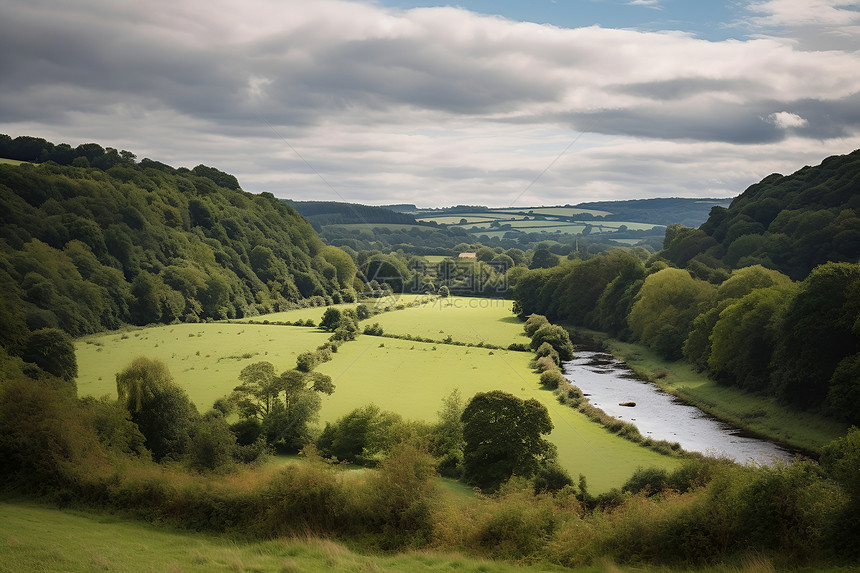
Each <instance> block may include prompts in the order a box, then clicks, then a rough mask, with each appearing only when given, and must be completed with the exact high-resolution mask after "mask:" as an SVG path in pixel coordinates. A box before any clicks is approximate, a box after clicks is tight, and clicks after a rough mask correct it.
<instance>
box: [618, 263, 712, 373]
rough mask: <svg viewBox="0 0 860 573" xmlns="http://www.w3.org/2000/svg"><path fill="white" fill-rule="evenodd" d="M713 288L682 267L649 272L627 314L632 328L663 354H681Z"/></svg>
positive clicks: (671, 356)
mask: <svg viewBox="0 0 860 573" xmlns="http://www.w3.org/2000/svg"><path fill="white" fill-rule="evenodd" d="M713 291H714V287H713V285H711V284H709V283H707V282H705V281H701V280H698V279H694V278H693V277H691V276H690V274H689V273H688V272H687V271H684V270H681V269H671V268H666V269H663V270H660V271H658V272H656V273H654V274H652V275H649V276H648V277H647V278H646V279H645V282H644V284H643V285H642V288H641V289H640V290H639V294H637V295H636V302H635V303H633V308H632V309H631V310H630V315H629V316H628V318H627V321H628V323H629V325H630V331H631V332H632V333H633V335H634V336H636V337H637V338H639V339H640V340H641V341H642V342H644V343H645V344H647V345H648V346H650V347H651V348H653V349H654V350H656V351H657V352H658V353H659V354H661V355H662V356H663V357H664V358H668V359H671V360H674V359H677V358H680V357H681V351H682V348H683V345H684V341H685V340H686V339H687V335H688V334H689V333H690V328H691V326H692V322H693V319H694V318H696V316H698V315H699V305H700V304H701V303H705V302H708V301H710V299H711V296H712V294H713Z"/></svg>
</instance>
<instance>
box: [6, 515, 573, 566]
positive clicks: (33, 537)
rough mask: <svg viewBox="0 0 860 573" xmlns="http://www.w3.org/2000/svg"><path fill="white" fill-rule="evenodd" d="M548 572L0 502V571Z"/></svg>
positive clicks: (440, 555)
mask: <svg viewBox="0 0 860 573" xmlns="http://www.w3.org/2000/svg"><path fill="white" fill-rule="evenodd" d="M448 570H457V571H502V572H504V571H548V570H559V571H560V570H562V569H561V568H553V569H548V568H547V567H515V566H513V565H509V564H505V563H501V562H494V561H488V560H482V559H476V558H470V557H463V556H459V555H447V554H444V553H435V552H430V551H427V552H425V551H420V552H411V553H403V554H397V555H362V554H359V553H356V552H353V551H352V550H350V549H348V548H347V547H346V546H345V545H343V544H340V543H335V542H333V541H329V540H326V539H316V538H306V539H282V540H274V541H264V542H242V541H236V540H233V539H230V538H225V537H218V536H212V535H204V534H200V533H189V532H184V531H174V530H169V529H162V528H157V527H154V526H152V525H148V524H144V523H140V522H136V521H131V520H127V519H121V518H118V517H114V516H111V515H108V514H102V513H81V512H67V511H59V510H56V509H51V508H48V507H45V506H40V505H36V504H33V503H24V502H18V503H9V502H0V571H3V572H7V571H8V572H10V573H11V572H15V573H20V572H24V571H69V572H75V571H80V572H87V573H89V572H91V571H123V572H132V571H141V572H143V571H176V572H193V571H201V572H204V571H233V572H235V571H284V572H286V571H404V572H406V571H448Z"/></svg>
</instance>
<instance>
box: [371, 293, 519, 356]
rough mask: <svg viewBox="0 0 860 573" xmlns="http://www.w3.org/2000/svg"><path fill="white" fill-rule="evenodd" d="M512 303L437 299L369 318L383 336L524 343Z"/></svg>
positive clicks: (470, 299)
mask: <svg viewBox="0 0 860 573" xmlns="http://www.w3.org/2000/svg"><path fill="white" fill-rule="evenodd" d="M512 305H513V302H512V301H510V300H502V299H489V298H470V297H449V298H437V299H433V300H431V301H428V302H427V303H425V304H423V305H421V306H418V307H413V308H407V309H406V310H401V311H397V312H389V313H385V314H380V315H378V316H375V317H373V318H372V319H370V320H369V321H368V322H371V323H372V322H378V323H379V325H380V326H382V329H383V331H384V332H385V333H386V334H401V335H403V334H411V335H413V336H420V337H422V338H431V339H433V340H443V339H444V338H445V337H446V336H451V338H452V339H453V340H456V341H460V342H466V343H472V344H478V343H480V342H484V343H489V344H494V345H497V346H508V345H510V344H512V343H514V342H522V343H526V342H528V339H527V338H526V337H525V336H523V335H522V334H523V326H522V324H523V323H522V321H520V320H519V319H518V318H517V317H515V316H514V315H513V313H512V311H511V308H512Z"/></svg>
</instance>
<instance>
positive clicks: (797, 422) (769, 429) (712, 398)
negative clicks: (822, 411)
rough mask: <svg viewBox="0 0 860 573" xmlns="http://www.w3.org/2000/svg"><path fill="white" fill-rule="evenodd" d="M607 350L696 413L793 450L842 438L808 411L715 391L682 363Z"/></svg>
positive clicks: (619, 348) (621, 348) (840, 428)
mask: <svg viewBox="0 0 860 573" xmlns="http://www.w3.org/2000/svg"><path fill="white" fill-rule="evenodd" d="M607 343H608V346H609V350H610V351H611V352H612V354H614V355H615V356H617V357H618V358H620V359H622V360H624V361H625V362H627V363H628V364H629V365H630V366H631V367H633V368H636V369H637V370H639V371H640V372H642V373H644V374H645V375H647V376H649V377H650V378H652V379H654V380H655V381H656V382H657V384H659V385H660V386H661V387H663V388H664V389H666V390H668V391H669V392H672V393H674V394H677V395H678V396H680V397H681V398H683V399H684V400H685V401H687V402H690V403H692V404H695V405H696V406H698V407H699V408H701V409H702V410H704V411H706V412H708V413H710V414H712V415H714V416H716V417H718V418H721V419H723V420H726V421H728V422H730V423H731V424H733V425H736V426H739V427H742V428H747V429H749V430H752V431H753V432H756V433H758V434H760V435H762V436H765V437H769V438H771V439H773V440H777V441H780V442H783V443H786V444H789V445H791V446H794V447H796V448H800V449H802V450H806V451H810V452H818V451H820V450H821V447H822V446H823V445H825V444H827V443H828V442H830V441H832V440H834V439H836V438H838V437H841V436H844V435H845V433H846V432H847V431H848V427H847V426H846V425H844V424H841V423H839V422H835V421H833V420H831V419H828V418H824V417H822V416H817V415H815V414H812V413H809V412H801V411H798V410H794V409H792V408H790V407H787V406H785V405H782V404H779V403H777V402H776V400H775V399H774V398H769V397H764V396H757V395H754V394H750V393H749V392H744V391H743V390H740V389H738V388H732V387H729V386H721V385H719V384H717V383H716V382H714V381H713V380H711V379H710V378H708V377H707V376H706V375H705V374H704V373H702V372H698V371H696V369H695V368H694V367H693V366H692V365H691V364H689V363H687V362H685V361H682V360H681V361H677V362H666V361H665V360H662V359H661V358H660V357H658V356H657V355H656V354H655V353H654V352H653V351H651V350H650V349H649V348H647V347H645V346H642V345H640V344H632V343H628V342H620V341H618V340H611V339H610V340H608V341H607Z"/></svg>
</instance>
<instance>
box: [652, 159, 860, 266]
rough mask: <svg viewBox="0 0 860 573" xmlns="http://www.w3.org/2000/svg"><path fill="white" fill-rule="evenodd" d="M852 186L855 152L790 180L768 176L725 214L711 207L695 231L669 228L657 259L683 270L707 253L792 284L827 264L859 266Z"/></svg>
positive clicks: (857, 171) (858, 172)
mask: <svg viewBox="0 0 860 573" xmlns="http://www.w3.org/2000/svg"><path fill="white" fill-rule="evenodd" d="M858 181H860V153H858V152H857V151H855V152H853V153H851V154H849V155H842V156H834V157H829V158H827V159H825V160H824V161H823V162H822V163H821V164H820V165H818V166H816V167H804V168H803V169H801V170H800V171H797V172H795V173H793V174H792V175H788V176H782V175H778V174H774V175H770V176H768V177H766V178H765V179H763V180H762V181H761V182H759V183H757V184H755V185H752V186H751V187H749V188H748V189H747V190H746V191H744V192H743V193H742V194H741V195H740V196H739V197H737V198H735V200H734V201H732V204H731V206H730V207H729V208H728V209H723V208H721V207H715V208H714V209H713V210H712V211H711V216H710V217H709V218H708V220H707V221H706V222H705V223H704V224H703V225H702V226H701V228H700V229H698V230H693V229H686V230H683V231H675V232H674V234H670V232H669V229H667V235H666V238H667V241H666V243H665V245H664V247H665V250H664V252H663V256H665V257H666V258H667V259H669V260H670V261H672V262H674V263H675V264H676V265H678V266H684V265H686V264H687V261H689V260H691V259H692V258H693V257H695V256H698V255H700V254H709V255H711V256H713V257H716V258H717V259H719V260H721V262H722V263H724V264H726V265H728V266H741V267H744V266H750V265H755V264H762V265H764V266H766V267H768V268H773V269H777V270H779V271H780V272H782V273H784V274H786V275H788V276H790V277H791V278H792V279H794V280H801V279H803V278H804V277H806V275H807V274H808V273H809V272H810V271H811V270H812V269H813V268H815V267H816V266H818V265H821V264H824V263H826V262H828V261H836V262H852V263H853V262H857V260H858V256H860V217H858V216H857V209H858V207H860V203H858V199H857V185H858ZM670 227H671V226H670Z"/></svg>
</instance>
